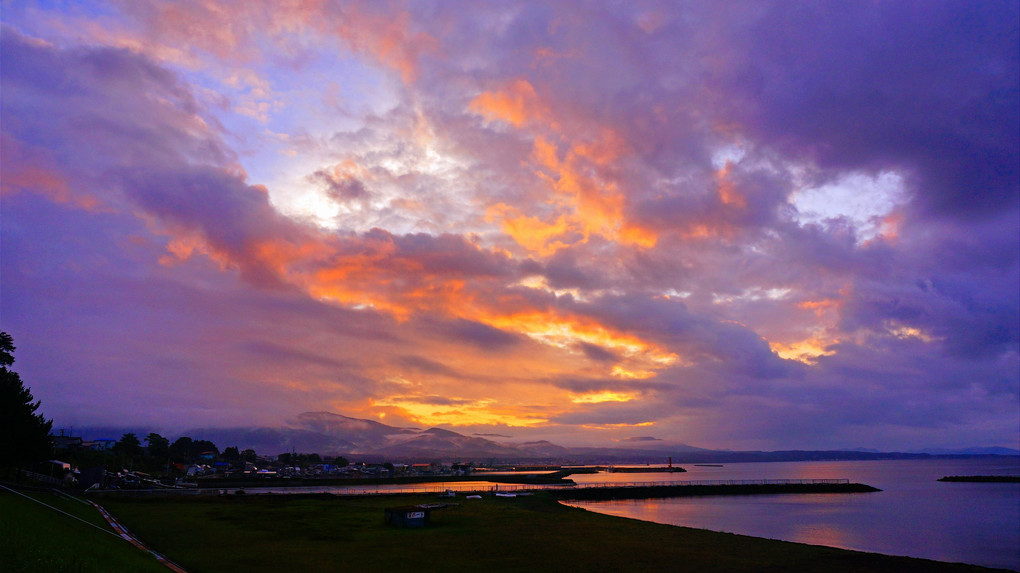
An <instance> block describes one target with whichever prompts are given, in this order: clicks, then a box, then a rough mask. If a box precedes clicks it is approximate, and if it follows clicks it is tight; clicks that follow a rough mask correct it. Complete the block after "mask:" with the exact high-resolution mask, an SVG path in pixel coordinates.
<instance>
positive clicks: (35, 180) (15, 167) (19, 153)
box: [0, 134, 99, 211]
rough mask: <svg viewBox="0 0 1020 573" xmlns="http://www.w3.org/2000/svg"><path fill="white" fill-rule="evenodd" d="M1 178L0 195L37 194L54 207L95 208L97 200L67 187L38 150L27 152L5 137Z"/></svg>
mask: <svg viewBox="0 0 1020 573" xmlns="http://www.w3.org/2000/svg"><path fill="white" fill-rule="evenodd" d="M0 155H2V156H3V158H4V161H3V177H0V195H13V194H14V193H17V192H19V191H28V192H32V193H39V194H41V195H44V196H46V197H48V198H49V199H50V200H52V201H56V202H57V203H71V204H73V205H75V206H77V207H80V208H82V209H86V210H88V211H95V210H97V209H98V208H99V200H98V199H96V198H95V197H93V196H91V195H89V194H86V193H83V192H80V191H78V190H77V189H75V188H73V187H71V185H70V183H69V182H68V180H67V178H66V177H64V174H63V173H62V172H61V171H60V169H59V168H58V167H57V166H56V165H55V164H54V163H53V161H52V160H51V159H50V158H49V156H48V155H47V154H46V153H45V152H44V151H42V150H38V149H31V148H29V147H28V146H25V145H23V144H22V143H20V142H19V141H17V140H16V139H14V138H13V137H11V136H10V135H7V134H0Z"/></svg>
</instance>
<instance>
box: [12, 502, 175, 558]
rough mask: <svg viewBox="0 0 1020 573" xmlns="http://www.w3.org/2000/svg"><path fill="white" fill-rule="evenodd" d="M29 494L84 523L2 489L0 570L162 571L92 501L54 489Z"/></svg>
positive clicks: (149, 556)
mask: <svg viewBox="0 0 1020 573" xmlns="http://www.w3.org/2000/svg"><path fill="white" fill-rule="evenodd" d="M27 495H29V496H30V497H32V498H33V499H36V500H38V501H41V502H43V503H45V504H47V505H49V506H51V507H55V508H57V509H60V510H61V511H64V512H67V513H69V514H71V515H73V516H75V517H78V518H80V519H83V520H85V521H86V522H88V523H82V522H81V521H78V520H76V519H74V518H72V517H68V516H67V515H64V514H61V513H59V512H57V511H54V510H53V509H50V508H47V507H45V506H43V505H40V504H38V503H35V502H33V501H31V500H28V499H25V498H23V497H21V496H19V495H17V494H14V493H11V492H8V491H5V490H0V571H4V572H5V573H22V572H24V573H28V572H32V573H38V572H46V573H63V572H74V573H89V572H96V573H107V572H110V571H131V572H136V571H137V572H139V573H145V572H148V571H158V572H161V573H166V571H167V569H166V568H165V567H163V566H162V565H160V564H159V562H157V561H156V559H155V558H154V557H152V556H151V555H149V554H147V553H143V552H141V551H139V550H138V549H136V548H135V547H134V546H133V545H131V544H130V543H128V542H127V541H125V540H123V539H121V538H120V537H117V536H115V535H112V530H111V529H110V528H109V527H108V526H107V524H106V522H105V521H104V520H103V518H102V516H100V514H99V512H98V511H96V509H95V508H94V507H92V506H90V505H87V504H85V503H83V502H81V501H74V500H71V499H68V498H67V497H64V496H60V495H57V494H54V493H32V494H27ZM90 524H91V525H90Z"/></svg>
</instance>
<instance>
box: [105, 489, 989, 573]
mask: <svg viewBox="0 0 1020 573" xmlns="http://www.w3.org/2000/svg"><path fill="white" fill-rule="evenodd" d="M436 501H438V500H436V499H434V498H430V497H403V498H384V497H362V498H345V497H331V496H300V497H299V496H291V495H277V496H247V497H245V496H229V497H209V498H204V497H189V498H163V499H144V500H143V499H126V498H103V499H101V500H100V502H101V503H102V504H103V505H104V506H106V507H107V509H109V510H111V511H112V512H113V513H114V514H115V515H116V516H117V517H118V518H119V519H120V520H121V522H122V523H124V524H125V525H126V526H127V527H128V528H129V529H131V530H132V531H133V532H134V533H135V534H136V535H137V536H138V537H140V538H141V539H142V540H143V541H145V542H146V543H148V544H149V545H150V546H151V547H152V548H153V549H155V550H157V551H159V552H161V553H164V554H166V555H167V556H168V557H170V558H171V559H173V560H175V561H177V562H178V563H180V564H181V565H183V566H184V567H185V568H186V569H188V571H191V572H199V573H201V572H203V571H337V570H345V571H422V572H426V571H444V572H449V571H458V570H476V571H486V572H487V573H493V572H499V571H535V570H547V571H652V570H660V571H662V570H666V571H678V570H683V571H727V572H729V571H807V572H810V571H818V572H825V573H833V572H839V571H890V572H904V571H917V572H922V571H923V572H954V571H987V570H986V569H982V568H979V567H971V566H966V565H954V564H945V563H938V562H934V561H926V560H920V559H909V558H903V557H888V556H883V555H877V554H869V553H860V552H853V551H844V550H839V549H831V548H825V547H815V546H809V545H801V544H796V543H786V542H781V541H770V540H764V539H758V538H753V537H746V536H740V535H733V534H726V533H713V532H709V531H703V530H697V529H688V528H682V527H673V526H667V525H659V524H653V523H644V522H639V521H634V520H629V519H623V518H617V517H610V516H605V515H599V514H595V513H591V512H587V511H584V510H581V509H576V508H570V507H565V506H562V505H559V504H558V503H557V502H556V501H555V500H554V499H553V498H552V497H550V496H549V495H546V494H536V495H534V496H529V497H517V498H495V497H485V498H483V499H480V500H467V499H463V498H458V499H456V500H453V501H455V502H457V503H459V504H460V505H458V506H457V507H453V508H449V509H444V510H439V511H435V512H433V514H432V519H433V522H432V524H431V525H430V526H429V527H427V528H425V529H397V528H393V527H390V526H386V525H384V524H383V508H385V507H387V506H393V505H408V504H416V503H423V502H436Z"/></svg>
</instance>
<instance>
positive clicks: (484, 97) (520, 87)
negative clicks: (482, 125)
mask: <svg viewBox="0 0 1020 573" xmlns="http://www.w3.org/2000/svg"><path fill="white" fill-rule="evenodd" d="M468 109H469V110H471V111H472V112H474V113H477V114H479V115H481V116H484V117H485V118H486V119H488V120H490V121H493V120H498V121H505V122H507V123H509V124H511V125H513V126H514V127H521V126H523V125H524V124H525V123H527V122H529V121H533V120H536V119H541V118H542V117H544V116H545V115H546V112H545V110H544V108H543V106H542V103H541V101H540V100H539V98H538V94H536V93H535V88H534V86H532V85H531V83H530V82H528V81H527V80H520V79H518V80H513V81H511V82H509V83H508V84H507V85H506V87H505V88H504V89H503V90H500V91H487V92H482V93H481V94H479V95H478V96H476V97H475V98H474V99H473V100H471V103H469V104H468Z"/></svg>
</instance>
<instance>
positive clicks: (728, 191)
mask: <svg viewBox="0 0 1020 573" xmlns="http://www.w3.org/2000/svg"><path fill="white" fill-rule="evenodd" d="M732 168H733V164H732V163H730V162H729V161H727V162H726V165H724V166H723V167H722V169H719V170H717V171H716V172H715V184H716V192H717V193H719V200H721V201H722V202H723V204H724V205H729V206H731V207H737V208H740V209H743V208H744V207H747V200H746V199H745V198H744V196H743V195H741V194H740V193H739V192H738V191H737V187H736V184H735V183H734V182H733V179H732V178H731V177H730V170H731V169H732Z"/></svg>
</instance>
